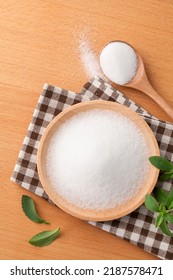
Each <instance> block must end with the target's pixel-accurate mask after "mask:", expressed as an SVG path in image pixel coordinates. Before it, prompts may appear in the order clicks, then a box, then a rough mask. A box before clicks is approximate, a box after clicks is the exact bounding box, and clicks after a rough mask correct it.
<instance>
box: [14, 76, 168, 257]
mask: <svg viewBox="0 0 173 280" xmlns="http://www.w3.org/2000/svg"><path fill="white" fill-rule="evenodd" d="M97 99H100V100H108V101H113V102H118V103H120V104H124V105H125V106H127V107H130V108H131V109H132V110H134V111H136V112H137V113H139V114H140V115H141V116H142V117H143V118H144V119H145V121H146V122H147V123H148V124H149V126H150V127H151V129H152V130H153V132H154V134H155V136H156V139H157V141H158V144H159V147H160V152H161V155H162V156H165V157H166V158H168V159H169V160H172V161H173V124H171V123H168V122H163V121H159V120H158V119H156V118H155V117H153V116H151V115H150V114H149V113H148V112H147V111H145V110H144V109H143V108H141V107H139V106H138V105H137V104H135V103H134V102H133V101H132V100H130V99H128V98H127V97H125V96H124V95H123V94H122V93H121V92H119V91H118V90H116V89H115V88H113V87H112V86H111V85H109V84H108V83H106V82H105V81H103V80H102V79H100V78H99V77H94V78H93V79H92V80H91V81H90V82H88V83H87V84H85V85H84V87H83V89H82V91H81V92H80V93H79V94H76V93H74V92H71V91H67V90H64V89H61V88H58V87H54V86H51V85H48V84H45V86H44V89H43V92H42V94H41V96H40V98H39V100H38V104H37V106H36V109H35V110H34V114H33V118H32V121H31V123H30V125H29V128H28V133H27V135H26V137H25V139H24V142H23V146H22V149H21V150H20V153H19V157H18V160H17V163H16V165H15V168H14V172H13V175H12V177H11V180H12V181H13V182H16V183H17V184H19V185H21V186H22V187H24V188H25V189H27V190H30V191H31V192H33V193H35V194H37V195H39V196H41V197H44V198H45V199H47V200H49V198H48V196H47V194H46V193H45V191H44V189H43V187H42V185H41V183H40V181H39V178H38V174H37V162H36V156H37V149H38V144H39V141H40V138H41V136H42V134H43V132H44V130H45V128H46V127H47V125H48V124H49V123H50V121H51V120H52V119H53V118H54V117H55V116H56V115H58V114H59V113H60V112H61V111H62V110H64V109H66V108H67V107H69V106H72V105H74V104H76V103H79V102H84V101H89V100H97ZM171 184H172V182H171V181H167V182H164V183H162V182H158V184H157V185H158V186H160V187H162V188H164V189H165V190H170V188H171ZM49 201H50V200H49ZM50 202H51V201H50ZM89 223H90V224H92V225H94V226H97V227H99V228H101V229H103V230H106V231H108V232H110V233H112V234H115V235H117V236H119V237H121V238H123V239H125V240H128V241H129V242H131V243H133V244H135V245H137V246H139V247H140V248H143V249H144V250H146V251H148V252H150V253H152V254H154V255H156V256H158V257H160V258H162V259H171V260H172V259H173V238H172V239H171V238H170V237H167V236H164V235H163V234H162V233H161V232H160V230H159V229H156V228H155V226H154V216H153V214H152V213H151V212H149V211H147V209H146V208H145V207H144V206H143V205H142V206H141V207H140V208H138V209H137V210H136V211H134V212H133V213H131V214H130V215H128V216H124V217H123V218H121V219H118V220H113V221H109V222H103V223H100V222H89Z"/></svg>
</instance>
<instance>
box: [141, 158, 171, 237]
mask: <svg viewBox="0 0 173 280" xmlns="http://www.w3.org/2000/svg"><path fill="white" fill-rule="evenodd" d="M149 160H150V162H151V164H152V165H154V166H155V167H156V168H158V169H159V170H160V171H161V174H160V176H159V180H160V181H164V180H168V179H173V164H172V163H171V162H170V161H169V160H167V159H166V158H163V157H159V156H152V157H150V158H149ZM145 206H146V208H147V209H148V210H149V211H151V212H154V213H155V212H156V213H158V215H157V217H156V219H155V226H156V227H159V228H160V229H161V231H162V232H163V233H164V234H166V235H168V236H170V237H173V232H172V231H171V229H170V228H169V225H170V224H173V189H172V190H170V191H169V192H166V191H164V190H162V189H160V188H158V187H157V188H155V189H154V191H153V196H152V195H149V194H147V195H146V198H145Z"/></svg>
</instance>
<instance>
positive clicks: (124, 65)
mask: <svg viewBox="0 0 173 280" xmlns="http://www.w3.org/2000/svg"><path fill="white" fill-rule="evenodd" d="M100 66H101V69H102V71H103V73H104V75H105V76H106V77H107V78H108V79H109V80H110V81H112V82H115V83H116V84H119V85H122V86H125V87H131V88H135V89H137V90H140V91H142V92H144V93H145V94H147V95H148V96H149V97H150V98H152V99H153V100H154V101H155V102H156V103H157V104H158V105H159V106H160V107H161V108H162V109H163V110H164V111H165V112H166V113H167V115H168V116H169V117H171V119H173V108H172V107H171V106H170V105H169V104H168V103H167V102H166V101H165V100H164V99H163V98H162V97H161V96H160V95H159V94H158V93H157V92H156V91H155V90H154V89H153V87H152V86H151V84H150V82H149V80H148V77H147V74H146V71H145V67H144V63H143V60H142V58H141V56H140V55H139V54H138V53H137V52H136V50H134V48H133V47H132V46H131V45H129V44H128V43H126V42H122V41H112V42H110V43H108V44H107V45H106V46H105V47H104V48H103V49H102V51H101V53H100Z"/></svg>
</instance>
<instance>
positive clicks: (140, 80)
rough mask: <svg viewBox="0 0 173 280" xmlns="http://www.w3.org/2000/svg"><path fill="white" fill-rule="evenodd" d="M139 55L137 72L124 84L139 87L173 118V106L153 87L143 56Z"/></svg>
mask: <svg viewBox="0 0 173 280" xmlns="http://www.w3.org/2000/svg"><path fill="white" fill-rule="evenodd" d="M137 57H138V68H137V71H136V74H135V76H134V77H133V79H132V80H131V81H130V82H129V83H127V84H125V85H124V86H126V87H131V88H135V89H138V90H140V91H142V92H144V93H145V94H147V95H148V96H150V97H151V98H152V99H153V100H154V101H155V102H156V103H157V104H158V105H159V106H160V107H161V108H162V109H163V110H164V111H165V112H166V113H167V115H168V116H170V117H171V118H172V119H173V108H172V107H171V106H170V105H169V104H168V103H167V102H166V101H165V100H164V99H163V98H162V97H161V96H160V95H158V93H157V92H156V91H155V90H154V89H153V87H152V86H151V84H150V82H149V80H148V78H147V75H146V72H145V68H144V63H143V61H142V58H141V57H140V55H139V54H137Z"/></svg>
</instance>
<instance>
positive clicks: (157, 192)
mask: <svg viewBox="0 0 173 280" xmlns="http://www.w3.org/2000/svg"><path fill="white" fill-rule="evenodd" d="M153 194H154V197H155V199H156V200H157V201H158V202H160V203H163V204H164V205H166V201H167V197H168V193H167V192H165V191H164V190H162V189H161V188H157V187H156V188H155V189H154V191H153Z"/></svg>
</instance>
